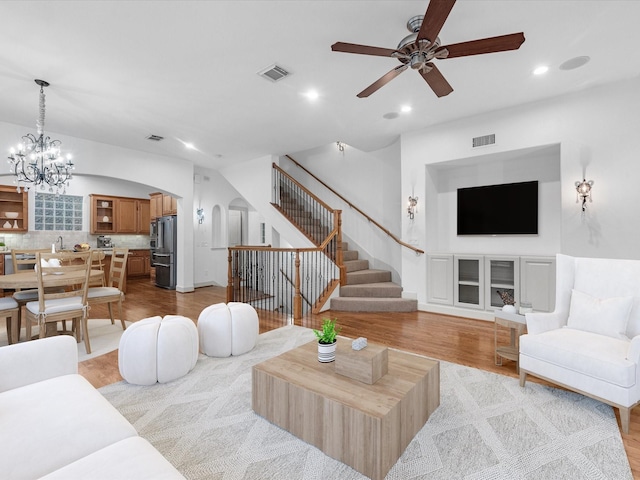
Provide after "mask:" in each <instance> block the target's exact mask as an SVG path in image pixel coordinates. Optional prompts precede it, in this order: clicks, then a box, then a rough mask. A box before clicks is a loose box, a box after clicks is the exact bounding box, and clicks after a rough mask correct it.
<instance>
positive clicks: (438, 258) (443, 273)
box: [427, 254, 453, 305]
mask: <svg viewBox="0 0 640 480" xmlns="http://www.w3.org/2000/svg"><path fill="white" fill-rule="evenodd" d="M427 257H428V262H429V266H428V268H427V284H428V285H429V289H428V296H427V301H428V302H429V303H439V304H442V305H453V255H446V254H445V255H437V254H433V255H428V256H427Z"/></svg>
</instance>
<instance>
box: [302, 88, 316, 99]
mask: <svg viewBox="0 0 640 480" xmlns="http://www.w3.org/2000/svg"><path fill="white" fill-rule="evenodd" d="M304 96H305V97H307V98H308V99H309V100H317V99H318V97H319V96H320V95H319V94H318V92H317V91H316V90H309V91H308V92H307V93H305V94H304Z"/></svg>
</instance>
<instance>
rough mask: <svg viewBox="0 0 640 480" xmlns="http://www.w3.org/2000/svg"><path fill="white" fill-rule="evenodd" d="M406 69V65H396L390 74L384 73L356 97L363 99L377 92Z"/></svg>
mask: <svg viewBox="0 0 640 480" xmlns="http://www.w3.org/2000/svg"><path fill="white" fill-rule="evenodd" d="M407 68H409V67H408V66H407V65H398V66H397V67H396V68H394V69H393V70H391V71H390V72H387V73H385V74H384V75H383V76H381V77H380V78H379V79H378V80H376V81H375V82H373V83H372V84H371V85H369V86H368V87H367V88H365V89H364V90H363V91H361V92H360V93H359V94H358V95H357V97H358V98H365V97H368V96H369V95H371V94H372V93H375V92H377V91H378V90H379V89H381V88H382V87H384V86H385V85H386V84H387V83H389V82H390V81H391V80H393V79H394V78H396V77H397V76H398V75H400V74H401V73H402V72H404V71H405V70H406V69H407Z"/></svg>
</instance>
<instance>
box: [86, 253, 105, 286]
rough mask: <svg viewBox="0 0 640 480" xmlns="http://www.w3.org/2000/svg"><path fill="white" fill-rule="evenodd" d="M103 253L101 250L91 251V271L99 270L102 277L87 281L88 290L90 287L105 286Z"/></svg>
mask: <svg viewBox="0 0 640 480" xmlns="http://www.w3.org/2000/svg"><path fill="white" fill-rule="evenodd" d="M105 256H106V255H105V253H104V252H103V251H102V250H91V269H92V270H101V271H102V277H100V278H96V279H92V280H90V281H89V288H91V287H104V286H105V285H106V278H105V276H104V259H105Z"/></svg>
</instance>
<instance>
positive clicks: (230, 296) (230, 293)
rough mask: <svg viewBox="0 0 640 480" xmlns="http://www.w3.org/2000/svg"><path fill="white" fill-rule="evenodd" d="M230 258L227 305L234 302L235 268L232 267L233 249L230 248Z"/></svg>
mask: <svg viewBox="0 0 640 480" xmlns="http://www.w3.org/2000/svg"><path fill="white" fill-rule="evenodd" d="M228 250H229V256H228V258H227V259H228V262H229V266H228V271H227V303H229V302H233V268H232V265H231V260H232V257H231V249H230V248H229V249H228Z"/></svg>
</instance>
